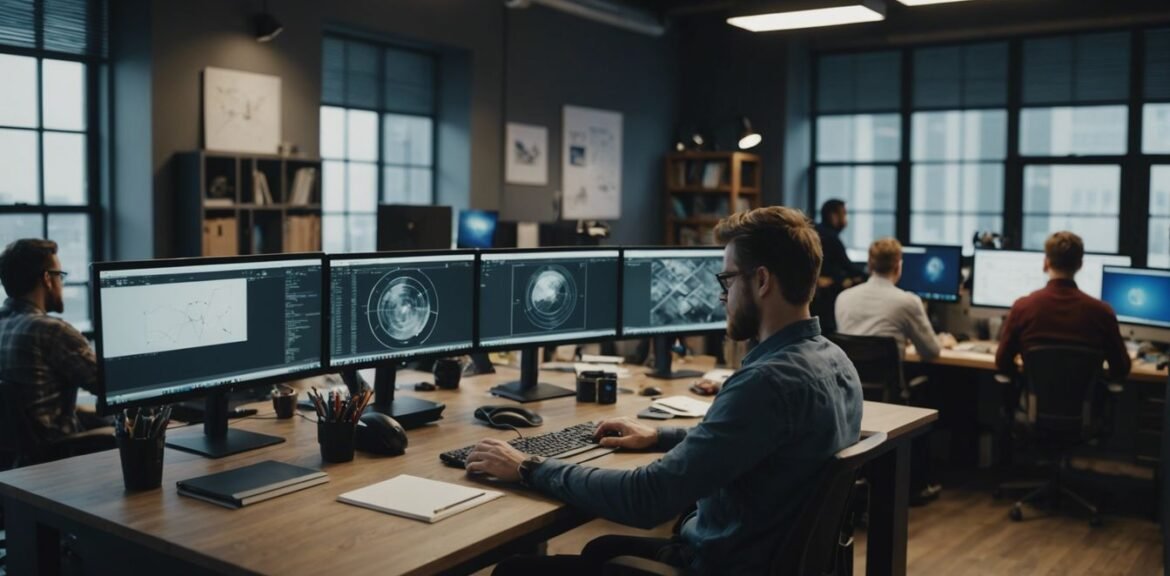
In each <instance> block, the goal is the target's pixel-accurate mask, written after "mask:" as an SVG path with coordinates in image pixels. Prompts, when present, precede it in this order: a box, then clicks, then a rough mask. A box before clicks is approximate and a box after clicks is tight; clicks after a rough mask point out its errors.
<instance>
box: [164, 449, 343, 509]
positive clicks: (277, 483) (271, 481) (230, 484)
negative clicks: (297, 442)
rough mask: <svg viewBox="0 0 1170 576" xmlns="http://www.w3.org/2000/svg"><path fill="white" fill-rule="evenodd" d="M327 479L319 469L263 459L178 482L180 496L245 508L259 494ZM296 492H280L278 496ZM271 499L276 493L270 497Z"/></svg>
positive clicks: (309, 484) (299, 487)
mask: <svg viewBox="0 0 1170 576" xmlns="http://www.w3.org/2000/svg"><path fill="white" fill-rule="evenodd" d="M328 480H329V477H328V475H326V474H325V472H322V471H321V470H314V469H312V468H303V467H301V466H293V465H292V464H285V463H284V462H277V461H275V460H265V461H263V462H257V463H255V464H252V465H250V466H244V467H242V468H236V469H233V470H227V471H224V472H219V473H216V474H209V475H207V476H199V477H197V478H189V479H187V480H180V481H179V482H178V487H179V493H180V494H184V495H186V496H195V497H199V498H203V499H212V500H215V501H216V502H217V503H220V504H224V505H231V504H237V505H238V506H246V505H247V504H248V503H249V502H250V501H254V499H253V497H255V496H258V495H265V494H268V493H271V492H274V491H279V490H282V489H283V488H287V487H294V486H295V487H296V488H295V490H300V489H302V488H307V487H309V486H313V485H316V484H320V483H321V482H327V481H328ZM314 481H316V482H314ZM295 490H287V491H282V492H281V494H286V493H288V492H291V491H295ZM272 496H279V494H273V495H270V496H269V497H272ZM246 501H248V502H246Z"/></svg>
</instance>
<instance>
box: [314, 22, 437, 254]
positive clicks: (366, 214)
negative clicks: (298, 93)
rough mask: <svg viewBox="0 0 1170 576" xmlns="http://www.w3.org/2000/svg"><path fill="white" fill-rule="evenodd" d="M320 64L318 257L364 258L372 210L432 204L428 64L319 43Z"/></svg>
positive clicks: (393, 53) (372, 236)
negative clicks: (350, 255) (345, 254)
mask: <svg viewBox="0 0 1170 576" xmlns="http://www.w3.org/2000/svg"><path fill="white" fill-rule="evenodd" d="M323 60H324V86H323V89H322V104H323V105H322V107H321V158H322V160H323V166H322V170H323V172H324V174H323V179H322V184H323V198H322V211H323V212H324V221H323V224H322V227H323V232H324V234H323V243H324V249H325V250H326V251H328V252H360V251H372V250H374V249H375V248H376V244H377V212H378V204H379V202H381V203H385V204H431V203H432V202H433V201H434V192H433V190H434V178H435V176H434V111H435V104H434V100H435V93H434V89H435V80H434V79H435V62H434V57H433V56H431V55H429V54H424V53H421V52H415V51H411V50H405V49H400V48H394V47H389V46H381V45H378V44H373V43H370V42H364V41H359V40H352V39H345V38H338V37H326V38H325V42H324V58H323Z"/></svg>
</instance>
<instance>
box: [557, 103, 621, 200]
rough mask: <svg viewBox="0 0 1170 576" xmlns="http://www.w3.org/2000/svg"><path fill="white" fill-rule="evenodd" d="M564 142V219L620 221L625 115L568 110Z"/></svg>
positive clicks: (591, 109) (572, 108)
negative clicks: (623, 124)
mask: <svg viewBox="0 0 1170 576" xmlns="http://www.w3.org/2000/svg"><path fill="white" fill-rule="evenodd" d="M562 128H563V133H562V134H561V142H562V147H563V149H564V150H563V151H564V156H563V167H562V169H561V177H562V184H563V187H564V188H563V192H562V193H563V198H562V200H561V217H562V218H564V219H565V220H616V219H618V218H620V217H621V215H622V115H621V114H620V113H618V112H609V111H606V110H596V109H593V108H579V107H577V106H565V112H564V126H563V127H562Z"/></svg>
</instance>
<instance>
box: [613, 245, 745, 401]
mask: <svg viewBox="0 0 1170 576" xmlns="http://www.w3.org/2000/svg"><path fill="white" fill-rule="evenodd" d="M722 269H723V250H722V249H721V248H694V249H687V248H648V249H631V250H625V251H624V252H623V253H622V335H623V336H646V335H653V336H655V338H654V360H655V371H654V372H652V373H651V374H650V376H652V377H656V378H668V379H676V378H697V377H699V376H702V373H700V372H695V371H693V370H686V371H678V372H675V371H672V370H671V367H670V364H671V353H670V346H671V344H672V343H673V341H674V336H675V335H678V334H693V333H699V332H718V333H722V332H725V331H727V308H726V307H725V306H724V304H723V302H722V301H721V300H720V295H721V293H722V290H721V288H720V287H719V281H718V280H717V279H716V278H715V275H716V274H718V273H719V272H720V271H721V270H722Z"/></svg>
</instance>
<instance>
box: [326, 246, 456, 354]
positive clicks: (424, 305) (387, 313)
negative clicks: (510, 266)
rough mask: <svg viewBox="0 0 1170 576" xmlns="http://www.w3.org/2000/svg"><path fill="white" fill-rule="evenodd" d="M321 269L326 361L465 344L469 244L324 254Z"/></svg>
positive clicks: (441, 350) (452, 350)
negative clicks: (326, 298)
mask: <svg viewBox="0 0 1170 576" xmlns="http://www.w3.org/2000/svg"><path fill="white" fill-rule="evenodd" d="M328 270H329V295H330V303H329V307H330V310H329V312H330V314H329V338H328V345H329V366H330V367H331V368H338V367H361V366H368V365H373V364H377V363H379V362H383V361H387V360H401V359H406V358H417V357H421V356H441V355H451V354H462V353H465V352H467V351H470V350H471V349H472V346H473V344H474V334H473V330H474V321H475V314H474V309H475V306H474V304H475V253H474V252H470V251H451V250H445V251H437V252H387V253H376V254H358V255H336V256H334V255H331V256H329V259H328Z"/></svg>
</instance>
